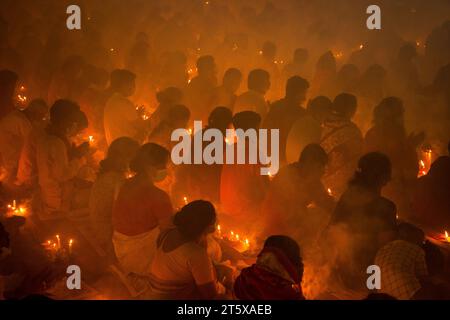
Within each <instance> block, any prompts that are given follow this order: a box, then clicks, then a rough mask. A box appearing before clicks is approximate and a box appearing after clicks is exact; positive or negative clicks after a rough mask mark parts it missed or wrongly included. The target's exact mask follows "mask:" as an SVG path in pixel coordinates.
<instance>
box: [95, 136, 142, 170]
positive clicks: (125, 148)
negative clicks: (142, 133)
mask: <svg viewBox="0 0 450 320" xmlns="http://www.w3.org/2000/svg"><path fill="white" fill-rule="evenodd" d="M138 149H139V143H138V142H137V141H136V140H134V139H131V138H129V137H120V138H117V139H116V140H114V141H113V142H112V143H111V144H110V145H109V148H108V154H107V156H106V158H105V159H103V160H102V161H100V171H99V173H100V174H102V173H106V172H110V171H123V170H126V168H124V167H123V165H124V158H129V157H130V156H131V157H132V156H133V155H134V154H136V152H137V150H138Z"/></svg>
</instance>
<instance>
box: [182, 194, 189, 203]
mask: <svg viewBox="0 0 450 320" xmlns="http://www.w3.org/2000/svg"><path fill="white" fill-rule="evenodd" d="M183 201H184V204H188V198H187V197H186V196H185V197H183Z"/></svg>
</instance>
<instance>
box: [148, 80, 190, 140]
mask: <svg viewBox="0 0 450 320" xmlns="http://www.w3.org/2000/svg"><path fill="white" fill-rule="evenodd" d="M182 99H183V91H181V90H180V89H178V88H176V87H168V88H166V89H164V90H161V91H159V92H157V93H156V100H158V103H159V105H158V107H157V108H156V110H155V112H153V113H152V115H151V116H150V119H149V122H150V124H149V126H148V131H149V132H152V131H153V130H154V129H155V128H156V127H157V126H158V125H159V124H160V123H161V122H162V121H166V120H167V118H168V117H169V111H170V109H171V108H172V107H173V106H176V105H179V104H181V102H182Z"/></svg>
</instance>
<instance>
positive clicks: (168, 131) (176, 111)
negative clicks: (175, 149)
mask: <svg viewBox="0 0 450 320" xmlns="http://www.w3.org/2000/svg"><path fill="white" fill-rule="evenodd" d="M190 117H191V112H190V111H189V109H188V108H187V107H186V106H184V105H181V104H177V105H174V106H171V107H170V108H169V110H168V111H167V116H166V117H165V118H164V119H162V121H161V122H160V123H159V124H158V125H157V126H156V128H155V129H154V130H153V131H152V132H150V134H149V136H148V142H153V143H156V144H159V145H160V146H163V147H164V148H166V149H167V150H172V146H173V145H174V144H176V143H177V142H173V141H172V140H171V136H172V132H173V131H174V130H176V129H186V128H187V127H188V123H189V118H190Z"/></svg>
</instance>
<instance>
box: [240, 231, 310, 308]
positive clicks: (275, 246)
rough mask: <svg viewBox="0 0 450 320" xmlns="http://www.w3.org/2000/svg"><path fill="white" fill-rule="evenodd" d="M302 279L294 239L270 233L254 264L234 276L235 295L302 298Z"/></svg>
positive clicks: (301, 264)
mask: <svg viewBox="0 0 450 320" xmlns="http://www.w3.org/2000/svg"><path fill="white" fill-rule="evenodd" d="M302 278H303V262H302V258H301V256H300V247H299V246H298V244H297V242H296V241H295V240H293V239H292V238H289V237H287V236H270V237H269V238H267V240H266V241H265V243H264V248H263V249H262V251H261V252H260V253H259V255H258V259H257V261H256V264H254V265H252V266H251V267H249V268H245V269H243V270H242V272H241V274H240V275H239V276H238V277H237V279H236V282H235V283H234V294H235V296H236V297H237V298H238V299H240V300H304V299H305V298H304V296H303V293H302V288H301V282H302Z"/></svg>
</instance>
